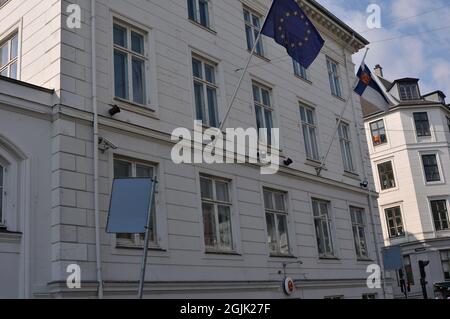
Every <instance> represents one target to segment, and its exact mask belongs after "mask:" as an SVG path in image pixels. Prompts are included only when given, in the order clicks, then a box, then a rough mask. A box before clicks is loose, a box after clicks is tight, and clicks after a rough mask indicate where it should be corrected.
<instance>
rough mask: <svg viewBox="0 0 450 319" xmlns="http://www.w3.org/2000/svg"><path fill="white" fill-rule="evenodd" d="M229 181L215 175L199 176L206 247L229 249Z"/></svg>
mask: <svg viewBox="0 0 450 319" xmlns="http://www.w3.org/2000/svg"><path fill="white" fill-rule="evenodd" d="M229 186H230V183H229V182H228V181H226V180H223V179H220V178H215V177H207V176H201V177H200V188H201V196H202V212H203V232H204V236H205V246H206V249H213V250H221V251H231V250H232V249H233V239H232V229H231V228H232V227H231V206H232V204H231V198H230V189H229Z"/></svg>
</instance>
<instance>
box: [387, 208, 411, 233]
mask: <svg viewBox="0 0 450 319" xmlns="http://www.w3.org/2000/svg"><path fill="white" fill-rule="evenodd" d="M397 208H398V209H399V210H400V218H401V221H402V225H401V227H402V229H403V234H402V235H399V234H397V235H396V236H392V234H391V231H390V228H391V227H390V226H389V220H390V219H389V217H388V210H394V213H395V209H397ZM383 210H384V217H385V221H386V227H387V228H386V229H387V234H388V237H389V239H391V240H392V239H397V238H404V237H405V236H406V227H405V219H404V218H403V208H402V205H394V206H390V207H385V208H383ZM393 220H394V228H395V230H396V231H397V230H398V228H399V225H398V224H397V221H396V219H395V214H394V216H393Z"/></svg>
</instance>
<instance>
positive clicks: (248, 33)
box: [245, 26, 253, 51]
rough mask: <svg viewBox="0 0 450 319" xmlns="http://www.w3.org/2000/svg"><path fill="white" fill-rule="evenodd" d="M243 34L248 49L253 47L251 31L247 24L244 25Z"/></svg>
mask: <svg viewBox="0 0 450 319" xmlns="http://www.w3.org/2000/svg"><path fill="white" fill-rule="evenodd" d="M245 35H246V38H247V49H248V50H249V51H250V50H251V49H252V48H253V31H252V28H250V27H249V26H245Z"/></svg>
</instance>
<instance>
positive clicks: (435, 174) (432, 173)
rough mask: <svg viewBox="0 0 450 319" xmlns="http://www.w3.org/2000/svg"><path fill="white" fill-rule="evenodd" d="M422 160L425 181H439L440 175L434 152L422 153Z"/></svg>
mask: <svg viewBox="0 0 450 319" xmlns="http://www.w3.org/2000/svg"><path fill="white" fill-rule="evenodd" d="M422 162H423V168H424V170H425V179H426V181H427V183H432V182H440V181H441V175H440V173H439V166H438V161H437V156H436V154H430V155H422Z"/></svg>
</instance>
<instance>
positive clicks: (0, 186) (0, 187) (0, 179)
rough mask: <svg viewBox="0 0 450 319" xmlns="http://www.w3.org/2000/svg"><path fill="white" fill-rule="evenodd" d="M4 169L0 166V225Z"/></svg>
mask: <svg viewBox="0 0 450 319" xmlns="http://www.w3.org/2000/svg"><path fill="white" fill-rule="evenodd" d="M3 176H4V168H3V166H2V165H0V225H2V224H3V192H4V187H5V186H4V179H3Z"/></svg>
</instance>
